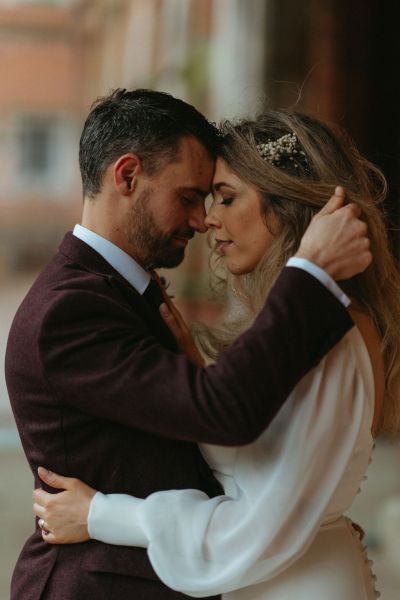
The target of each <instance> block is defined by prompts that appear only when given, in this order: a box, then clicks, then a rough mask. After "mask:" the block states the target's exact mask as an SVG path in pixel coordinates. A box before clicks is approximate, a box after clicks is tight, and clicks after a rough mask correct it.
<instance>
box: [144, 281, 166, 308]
mask: <svg viewBox="0 0 400 600" xmlns="http://www.w3.org/2000/svg"><path fill="white" fill-rule="evenodd" d="M143 298H145V299H146V300H147V302H148V303H149V304H151V305H152V306H153V307H154V308H155V309H156V310H158V308H159V306H160V304H162V303H163V302H165V300H164V296H163V294H162V290H161V287H160V286H159V284H158V283H157V281H156V280H155V279H151V280H150V283H149V285H148V286H147V288H146V289H145V291H144V293H143Z"/></svg>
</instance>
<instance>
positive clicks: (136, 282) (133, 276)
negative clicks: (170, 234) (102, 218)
mask: <svg viewBox="0 0 400 600" xmlns="http://www.w3.org/2000/svg"><path fill="white" fill-rule="evenodd" d="M73 235H74V236H75V237H77V238H79V239H80V240H82V242H85V243H86V244H87V245H88V246H90V247H91V248H93V250H95V251H96V252H98V254H100V256H102V257H103V258H104V260H106V261H107V262H108V264H109V265H111V266H112V267H113V268H114V269H115V270H116V271H118V273H119V274H120V275H122V277H123V278H124V279H126V280H127V281H128V282H129V283H130V284H131V285H132V286H133V287H134V288H135V290H137V291H138V292H139V294H143V293H144V291H145V290H146V288H147V286H148V285H149V283H150V279H151V276H150V274H149V273H148V272H147V271H145V270H144V269H143V267H141V266H140V265H139V264H138V263H137V262H136V261H135V260H134V259H133V258H132V257H131V256H129V254H127V253H126V252H124V251H123V250H121V248H119V247H118V246H116V245H115V244H113V243H112V242H110V241H109V240H106V238H104V237H102V236H101V235H99V234H98V233H94V231H91V230H90V229H87V228H86V227H82V225H75V227H74V231H73Z"/></svg>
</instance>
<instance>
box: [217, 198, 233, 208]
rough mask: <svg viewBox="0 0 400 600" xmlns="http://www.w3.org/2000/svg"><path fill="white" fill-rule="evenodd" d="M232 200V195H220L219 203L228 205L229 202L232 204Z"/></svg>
mask: <svg viewBox="0 0 400 600" xmlns="http://www.w3.org/2000/svg"><path fill="white" fill-rule="evenodd" d="M233 200H234V197H233V196H222V198H221V200H220V204H224V205H225V206H229V205H230V204H232V202H233Z"/></svg>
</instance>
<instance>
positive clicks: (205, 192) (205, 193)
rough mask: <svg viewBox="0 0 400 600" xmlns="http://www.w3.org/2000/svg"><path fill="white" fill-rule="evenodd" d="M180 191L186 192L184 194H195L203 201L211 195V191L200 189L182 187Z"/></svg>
mask: <svg viewBox="0 0 400 600" xmlns="http://www.w3.org/2000/svg"><path fill="white" fill-rule="evenodd" d="M180 189H181V191H184V192H193V193H194V194H196V195H197V196H200V197H201V198H203V200H204V199H205V198H207V196H208V194H209V193H210V190H202V189H200V188H198V187H182V188H180Z"/></svg>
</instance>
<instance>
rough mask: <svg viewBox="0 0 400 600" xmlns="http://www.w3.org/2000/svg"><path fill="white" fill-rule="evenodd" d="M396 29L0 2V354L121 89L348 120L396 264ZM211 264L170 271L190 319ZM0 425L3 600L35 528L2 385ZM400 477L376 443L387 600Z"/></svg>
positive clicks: (273, 11)
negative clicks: (103, 117)
mask: <svg viewBox="0 0 400 600" xmlns="http://www.w3.org/2000/svg"><path fill="white" fill-rule="evenodd" d="M397 28H398V25H397V3H396V2H394V1H392V0H386V1H385V2H380V1H378V0H352V2H348V1H345V0H302V1H301V2H298V0H47V1H45V0H42V1H39V0H0V75H1V86H0V116H1V118H0V290H1V296H0V298H1V302H0V335H1V337H0V356H1V357H2V358H3V356H4V350H5V344H6V338H7V332H8V329H9V326H10V323H11V319H12V316H13V313H14V312H15V310H16V308H17V306H18V304H19V302H20V300H21V299H22V297H23V295H24V294H25V292H26V290H27V289H28V287H29V285H30V283H31V282H32V280H33V278H34V277H35V275H36V273H37V271H38V270H39V269H40V268H41V267H42V266H43V264H44V263H45V261H46V260H47V259H48V257H49V256H50V255H51V254H52V252H53V251H54V250H55V248H56V247H57V245H58V243H59V241H60V240H61V238H62V236H63V233H64V232H65V230H67V229H68V228H71V227H72V226H73V225H74V223H75V222H77V221H79V216H80V206H81V189H80V177H79V170H78V161H77V155H78V152H77V146H78V140H79V134H80V130H81V127H82V124H83V121H84V119H85V116H86V115H87V113H88V110H89V108H90V105H91V103H92V102H93V100H94V99H95V98H96V97H98V96H100V95H104V94H106V93H108V92H109V91H110V90H111V89H112V88H115V87H126V88H136V87H151V88H156V89H160V90H164V91H169V92H171V93H173V94H174V95H177V96H179V97H182V98H184V99H185V100H187V101H189V102H191V103H193V104H195V105H196V106H197V107H198V108H199V109H200V110H202V111H203V112H204V113H205V114H206V115H207V116H208V117H209V118H210V119H211V120H215V121H218V120H219V119H221V118H223V117H233V116H240V115H243V114H251V113H254V112H257V111H259V110H262V108H263V107H273V108H289V107H296V108H298V109H299V110H307V111H311V112H313V113H314V114H316V115H317V116H319V117H321V118H323V119H326V120H328V121H331V122H333V123H337V124H339V125H342V126H343V127H345V128H346V129H347V130H348V131H349V132H350V134H351V135H352V136H353V137H354V138H355V140H356V142H357V144H358V146H359V148H360V149H361V151H362V152H363V153H364V154H365V155H367V156H368V157H369V158H370V159H371V160H372V161H373V162H375V163H377V164H378V165H379V166H381V167H382V168H383V170H384V172H385V174H386V176H387V178H388V181H389V186H390V194H389V199H388V203H387V207H386V209H387V212H388V218H389V221H388V226H389V227H390V230H391V239H392V243H393V251H394V252H395V253H396V254H397V255H398V254H399V250H400V244H399V236H398V233H397V229H396V228H397V227H398V226H399V221H400V210H399V200H398V198H399V184H400V181H399V177H400V168H399V167H400V164H399V157H400V152H399V150H400V148H399V138H400V112H399V106H400V80H399V78H398V75H397V68H398V64H399V62H400V41H399V36H398V31H397ZM206 263H207V248H206V246H205V244H204V242H203V241H202V240H200V238H199V239H198V240H195V241H194V242H192V244H191V248H190V251H189V252H188V256H187V258H186V259H185V262H184V264H183V265H182V267H180V268H179V269H178V270H177V271H176V273H174V274H173V275H171V278H172V280H173V281H172V288H173V291H174V292H175V294H176V296H177V297H178V299H179V300H180V301H181V302H183V303H184V305H185V307H186V311H187V314H189V316H190V315H192V316H196V317H200V318H202V316H204V315H207V314H208V317H210V314H212V310H213V309H212V306H211V305H210V304H208V303H207V296H208V291H207V269H206ZM0 419H1V422H0V464H1V468H2V484H1V489H0V508H1V511H0V529H1V531H2V533H3V534H4V535H3V536H2V539H3V540H4V542H3V545H2V546H1V547H0V565H1V568H0V600H6V598H8V585H9V579H10V574H11V570H12V566H13V564H14V563H15V560H16V556H17V553H18V551H19V549H20V548H21V546H22V543H23V541H24V539H25V538H26V537H27V535H28V533H29V532H30V530H31V528H32V525H33V519H32V518H31V516H30V504H31V503H30V493H31V486H32V477H31V474H30V473H29V471H28V468H27V467H26V465H25V462H24V457H23V455H22V451H21V448H20V445H19V439H18V436H17V434H16V431H15V428H14V425H13V420H12V416H11V412H10V408H9V404H8V398H7V392H6V388H5V383H4V378H3V376H2V375H1V376H0ZM398 471H399V448H398V444H391V445H389V444H388V443H386V442H385V441H381V443H380V444H378V447H377V452H376V460H375V461H374V463H373V464H372V467H371V476H370V479H369V480H368V482H367V485H366V487H365V494H362V495H361V497H360V501H359V502H358V504H357V506H356V508H355V517H356V518H358V519H359V520H360V521H361V523H362V525H363V526H364V527H365V528H366V530H367V534H368V536H367V541H368V542H369V544H370V546H371V550H372V552H373V553H374V552H375V555H376V558H377V561H378V566H379V570H378V569H377V571H378V576H379V577H380V578H381V579H382V582H380V584H379V586H378V587H379V588H380V589H381V590H382V591H384V592H385V594H384V597H385V598H386V600H394V598H398V597H399V593H398V591H397V593H396V590H398V586H399V585H400V583H399V579H398V573H399V567H400V565H399V564H398V562H397V564H396V560H397V561H399V559H398V556H399V555H400V552H399V550H400V508H399V506H400V500H398V499H397V496H396V494H400V477H399V473H398ZM363 496H364V497H365V498H366V499H365V500H363ZM385 532H386V533H385ZM385 548H386V551H385ZM385 552H386V554H385Z"/></svg>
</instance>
